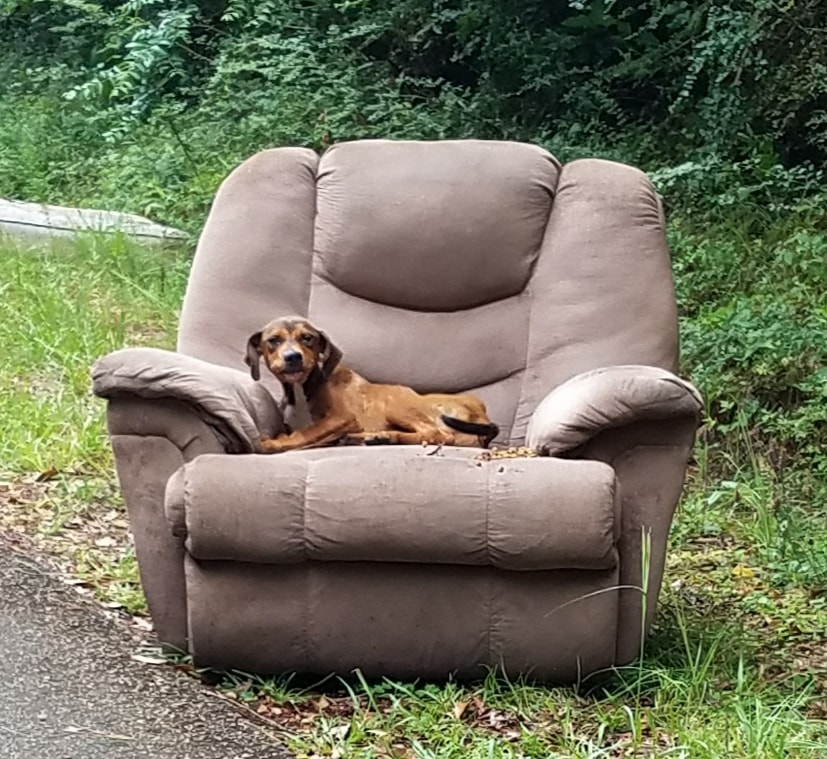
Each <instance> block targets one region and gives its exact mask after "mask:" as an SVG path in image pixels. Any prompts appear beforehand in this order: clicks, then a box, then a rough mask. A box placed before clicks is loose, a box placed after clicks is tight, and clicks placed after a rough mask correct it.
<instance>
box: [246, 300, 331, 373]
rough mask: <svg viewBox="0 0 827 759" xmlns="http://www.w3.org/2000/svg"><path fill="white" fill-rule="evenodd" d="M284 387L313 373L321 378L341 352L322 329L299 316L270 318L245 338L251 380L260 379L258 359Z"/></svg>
mask: <svg viewBox="0 0 827 759" xmlns="http://www.w3.org/2000/svg"><path fill="white" fill-rule="evenodd" d="M262 357H263V358H264V362H265V363H266V364H267V368H268V369H269V370H270V371H271V372H272V373H273V374H274V375H275V376H276V378H277V379H278V380H279V382H281V383H282V385H284V386H285V388H286V387H289V386H291V385H297V384H302V385H303V384H304V383H305V382H307V380H308V379H309V378H310V377H311V376H313V375H314V373H316V374H315V376H316V378H317V379H319V380H321V381H324V380H326V379H327V378H328V377H329V376H330V375H331V374H332V373H333V370H334V369H335V368H336V366H337V365H338V363H339V361H341V360H342V352H341V351H340V350H339V349H338V348H337V347H336V346H335V345H333V343H332V342H330V340H329V339H328V337H327V335H325V333H324V332H322V331H321V330H319V329H317V328H316V327H314V326H313V325H312V324H311V323H310V322H309V321H307V319H303V318H302V317H299V316H290V317H283V318H281V319H275V320H274V321H271V322H270V323H269V324H268V325H267V326H266V327H264V328H263V329H262V330H260V331H259V332H254V333H253V334H252V335H250V339H249V340H248V341H247V355H246V357H245V361H246V362H247V365H248V366H249V367H250V374H251V375H252V377H253V379H255V380H257V379H259V378H260V374H259V359H260V358H262Z"/></svg>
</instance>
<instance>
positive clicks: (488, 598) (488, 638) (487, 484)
mask: <svg viewBox="0 0 827 759" xmlns="http://www.w3.org/2000/svg"><path fill="white" fill-rule="evenodd" d="M491 469H492V466H491V464H490V462H489V465H488V467H487V471H486V475H485V476H486V480H485V543H486V550H487V553H488V562H489V564H490V563H491V538H490V536H489V533H488V525H489V521H490V520H489V513H490V510H491ZM492 572H493V568H489V569H488V572H487V575H486V581H485V590H486V592H485V597H486V601H487V606H488V609H487V611H488V625H487V630H486V646H485V648H486V661H487V662H488V663H489V665H491V661H492V650H491V647H492V643H493V638H494V632H493V629H492V627H493V624H494V613H493V606H494V602H493V598H492V592H491V577H492Z"/></svg>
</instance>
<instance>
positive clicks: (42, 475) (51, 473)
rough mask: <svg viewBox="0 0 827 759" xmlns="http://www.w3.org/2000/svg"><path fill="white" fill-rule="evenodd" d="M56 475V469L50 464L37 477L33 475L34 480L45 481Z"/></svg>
mask: <svg viewBox="0 0 827 759" xmlns="http://www.w3.org/2000/svg"><path fill="white" fill-rule="evenodd" d="M56 476H57V469H55V468H54V467H53V466H50V467H49V468H48V469H46V470H45V471H43V472H41V473H40V474H39V475H37V477H35V479H34V481H35V482H46V481H47V480H51V479H54V478H55V477H56Z"/></svg>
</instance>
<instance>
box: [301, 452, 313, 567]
mask: <svg viewBox="0 0 827 759" xmlns="http://www.w3.org/2000/svg"><path fill="white" fill-rule="evenodd" d="M312 468H313V462H312V461H309V462H307V465H306V466H305V469H304V477H302V556H303V558H304V562H305V563H307V562H309V561H310V548H309V545H310V541H309V539H308V537H307V491H308V486H309V482H310V477H311V469H312Z"/></svg>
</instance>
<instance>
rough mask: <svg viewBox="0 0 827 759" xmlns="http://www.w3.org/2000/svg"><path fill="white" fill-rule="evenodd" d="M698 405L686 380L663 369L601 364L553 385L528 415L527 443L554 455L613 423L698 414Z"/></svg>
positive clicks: (691, 387)
mask: <svg viewBox="0 0 827 759" xmlns="http://www.w3.org/2000/svg"><path fill="white" fill-rule="evenodd" d="M702 405H703V402H702V400H701V396H700V394H699V393H698V391H697V390H696V389H695V388H694V387H693V386H692V385H691V384H690V383H689V382H686V381H685V380H682V379H680V378H679V377H676V376H675V375H674V374H672V372H668V371H666V370H665V369H658V368H657V367H654V366H609V367H604V368H602V369H595V370H593V371H590V372H584V373H583V374H578V375H577V376H576V377H572V378H571V379H570V380H568V381H566V382H564V383H563V384H562V385H560V386H559V387H556V388H555V389H554V390H552V391H551V392H550V393H549V394H548V395H547V396H546V397H545V398H544V399H543V400H542V401H541V403H540V405H539V406H538V407H537V410H536V411H535V412H534V414H533V416H532V417H531V422H530V423H529V427H528V439H527V443H528V445H529V446H530V447H531V448H534V449H535V450H537V451H539V452H540V453H543V454H545V455H547V456H554V455H556V454H561V453H565V452H566V451H571V450H572V449H574V448H577V447H578V446H581V445H583V444H584V443H587V442H588V441H589V440H591V438H593V437H595V436H596V435H598V434H599V433H600V432H602V431H603V430H606V429H610V428H612V427H621V426H625V425H630V424H633V423H635V422H638V421H644V420H647V419H655V420H663V419H669V418H670V417H676V418H680V417H694V416H697V415H698V414H699V413H700V411H701V407H702Z"/></svg>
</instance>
